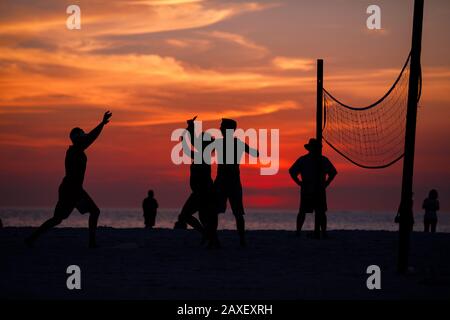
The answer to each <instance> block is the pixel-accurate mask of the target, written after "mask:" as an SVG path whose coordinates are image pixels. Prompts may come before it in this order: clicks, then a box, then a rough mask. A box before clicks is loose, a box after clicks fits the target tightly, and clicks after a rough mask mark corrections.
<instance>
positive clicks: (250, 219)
mask: <svg viewBox="0 0 450 320" xmlns="http://www.w3.org/2000/svg"><path fill="white" fill-rule="evenodd" d="M178 213H179V211H178V210H175V209H161V210H159V211H158V215H157V218H156V227H157V228H172V227H173V225H174V223H175V221H176V220H177V216H178ZM52 214H53V208H0V218H1V219H2V221H3V225H4V226H15V227H25V226H33V227H35V226H39V225H40V224H41V223H42V222H44V221H45V220H46V219H48V218H50V217H51V216H52ZM296 216H297V212H296V211H288V210H277V211H275V210H256V209H253V210H250V209H249V210H247V211H246V216H245V218H246V227H247V229H248V230H295V223H296ZM394 217H395V213H394V212H370V213H369V212H333V211H330V212H328V228H329V229H330V230H387V231H397V230H398V225H397V224H395V223H394ZM438 218H439V222H438V232H450V214H448V213H438ZM415 220H416V224H415V226H414V230H416V231H422V230H423V213H422V212H420V213H416V214H415ZM87 221H88V216H87V215H81V214H79V213H78V211H74V212H73V213H72V215H71V216H70V217H69V218H68V219H66V220H64V221H63V223H62V224H61V225H60V226H61V227H87ZM313 225H314V216H313V214H307V217H306V222H305V227H304V229H305V230H312V229H313ZM99 226H106V227H113V228H141V227H143V226H144V221H143V217H142V211H141V210H140V209H123V208H121V209H102V212H101V215H100V219H99ZM235 228H236V227H235V221H234V217H233V215H232V214H231V212H229V211H227V212H226V213H225V214H221V215H220V216H219V229H229V230H230V229H231V230H233V229H235Z"/></svg>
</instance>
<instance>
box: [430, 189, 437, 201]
mask: <svg viewBox="0 0 450 320" xmlns="http://www.w3.org/2000/svg"><path fill="white" fill-rule="evenodd" d="M428 198H430V199H432V200H436V199H437V198H438V192H437V190H436V189H432V190H430V192H429V193H428Z"/></svg>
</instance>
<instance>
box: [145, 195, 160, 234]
mask: <svg viewBox="0 0 450 320" xmlns="http://www.w3.org/2000/svg"><path fill="white" fill-rule="evenodd" d="M142 209H143V210H144V223H145V227H146V228H148V229H151V228H153V227H154V226H155V221H156V213H157V210H158V202H157V201H156V199H155V194H154V192H153V190H149V191H148V194H147V198H145V199H144V201H143V202H142Z"/></svg>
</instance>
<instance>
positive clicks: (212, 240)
mask: <svg viewBox="0 0 450 320" xmlns="http://www.w3.org/2000/svg"><path fill="white" fill-rule="evenodd" d="M196 118H197V117H194V118H192V119H190V120H188V121H187V128H186V132H185V135H184V136H183V138H182V139H183V140H182V146H183V152H184V153H185V154H186V155H188V156H189V157H190V158H191V160H192V163H191V166H190V178H189V185H190V187H191V191H192V193H191V194H190V195H189V197H188V199H187V200H186V202H185V204H184V205H183V208H182V209H181V213H180V215H179V216H178V221H177V222H176V224H175V226H177V225H178V226H182V225H186V224H189V225H190V226H191V227H192V228H194V229H195V230H197V231H199V232H200V233H201V234H202V236H203V240H202V242H205V240H207V241H208V247H209V248H220V242H219V240H218V238H217V211H216V207H215V203H214V185H213V180H212V178H211V154H205V149H206V147H207V146H208V145H209V144H210V143H212V141H213V140H214V139H213V138H212V137H211V136H209V135H208V133H206V132H200V133H199V136H198V137H197V136H196V133H195V119H196ZM188 139H189V141H190V145H189V144H188V141H187V140H188ZM195 139H198V140H199V141H201V145H200V146H198V147H199V149H195V147H197V146H196V145H195V143H194V140H195ZM196 154H197V156H196ZM204 157H207V159H204ZM196 158H199V159H201V162H200V163H197V162H196V161H195V159H196ZM196 212H198V216H199V219H200V221H199V220H197V218H195V217H194V214H195V213H196Z"/></svg>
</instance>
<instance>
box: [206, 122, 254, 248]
mask: <svg viewBox="0 0 450 320" xmlns="http://www.w3.org/2000/svg"><path fill="white" fill-rule="evenodd" d="M236 128H237V122H236V121H235V120H233V119H226V118H223V119H222V123H221V125H220V131H221V132H222V136H223V138H221V139H218V140H219V141H218V142H219V143H218V145H219V146H222V147H221V148H220V147H219V148H217V149H216V152H217V154H218V158H219V159H221V160H222V161H220V162H219V164H218V166H217V176H216V179H215V180H214V188H215V194H216V199H217V200H216V201H217V206H218V208H217V210H218V212H219V213H224V212H225V211H226V208H227V201H228V200H229V201H230V206H231V211H232V212H233V215H234V217H235V219H236V228H237V231H238V234H239V239H240V245H241V246H242V247H245V246H246V241H245V219H244V215H245V211H244V204H243V199H242V183H241V176H240V169H239V165H240V163H241V159H242V157H243V155H244V152H246V153H248V154H250V155H251V156H253V157H259V151H258V150H257V149H253V148H251V147H250V146H249V145H248V144H246V143H244V142H243V141H241V140H240V139H239V138H237V137H235V136H234V134H235V130H236ZM220 140H221V141H220ZM230 148H233V149H231V151H232V152H233V150H234V152H233V153H232V154H233V155H234V159H231V160H232V161H228V160H229V159H228V158H229V157H227V149H228V150H230Z"/></svg>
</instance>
